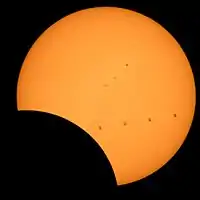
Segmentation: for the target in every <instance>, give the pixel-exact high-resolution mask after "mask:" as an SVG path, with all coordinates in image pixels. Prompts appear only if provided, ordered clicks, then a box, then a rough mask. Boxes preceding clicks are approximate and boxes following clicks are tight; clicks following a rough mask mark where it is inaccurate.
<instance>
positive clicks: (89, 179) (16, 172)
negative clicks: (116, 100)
mask: <svg viewBox="0 0 200 200" xmlns="http://www.w3.org/2000/svg"><path fill="white" fill-rule="evenodd" d="M10 126H12V127H13V131H12V132H11V133H10V132H8V133H7V134H9V135H8V139H9V141H8V145H7V152H8V154H9V155H8V157H9V160H8V162H9V164H8V166H9V167H8V168H7V171H8V172H7V173H6V174H7V176H8V177H7V179H8V180H9V183H8V184H9V185H8V186H9V188H10V189H9V190H10V191H12V193H13V194H15V196H16V197H19V196H20V197H21V196H24V195H25V196H26V194H27V195H28V196H30V195H32V194H33V195H34V196H35V197H36V196H44V197H52V196H54V197H58V196H60V197H67V196H69V193H70V192H72V191H73V197H74V195H76V193H77V194H78V193H79V191H84V194H86V196H87V197H88V195H90V194H91V195H92V194H93V193H94V194H95V193H96V194H102V195H103V194H106V195H107V194H108V193H111V192H114V190H115V188H116V179H115V176H114V172H113V170H112V167H111V165H110V163H109V161H108V159H107V157H106V155H105V154H104V152H103V150H102V149H101V148H100V146H99V145H98V144H97V143H96V142H95V141H94V140H93V139H92V138H91V137H90V136H89V134H87V133H86V132H84V131H83V130H82V129H81V128H79V127H78V126H76V125H75V124H73V123H71V122H69V121H67V120H65V119H63V118H60V117H58V116H55V115H51V114H48V113H43V112H36V111H19V112H17V113H16V115H15V117H14V119H13V121H12V124H10ZM81 195H83V194H81Z"/></svg>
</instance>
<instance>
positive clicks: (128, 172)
mask: <svg viewBox="0 0 200 200" xmlns="http://www.w3.org/2000/svg"><path fill="white" fill-rule="evenodd" d="M195 99H196V94H195V83H194V77H193V74H192V70H191V68H190V64H189V62H188V60H187V58H186V56H185V54H184V52H183V51H182V49H181V47H180V46H179V44H178V43H177V42H176V41H175V39H174V38H173V37H172V36H171V35H170V34H169V33H168V32H167V31H166V30H165V29H164V28H162V27H161V26H160V25H159V24H157V23H156V22H154V21H153V20H151V19H149V18H148V17H145V16H143V15H141V14H139V13H136V12H133V11H130V10H126V9H121V8H114V7H98V8H90V9H86V10H82V11H78V12H76V13H73V14H70V15H68V16H67V17H64V18H63V19H61V20H60V21H58V22H57V23H55V24H54V25H52V26H51V27H50V28H48V29H47V30H46V31H45V32H44V33H43V34H42V35H41V36H40V37H39V39H38V40H37V41H36V42H35V44H34V45H33V47H32V48H31V49H30V51H29V53H28V55H27V57H26V59H25V61H24V63H23V66H22V69H21V72H20V75H19V81H18V87H17V105H18V109H19V110H36V111H43V112H48V113H52V114H56V115H58V116H61V117H64V118H66V119H68V120H70V121H71V122H73V123H75V124H77V125H78V126H79V127H81V128H82V129H84V130H85V131H87V133H88V134H90V135H91V136H92V137H93V138H94V139H95V140H96V141H97V142H98V144H99V145H100V146H101V148H102V149H103V151H104V152H105V154H106V155H107V157H108V159H109V161H110V163H111V165H112V167H113V170H114V173H115V176H116V179H117V183H118V184H119V185H121V184H126V183H130V182H133V181H137V180H140V179H142V178H144V177H146V176H148V175H150V174H152V173H153V172H155V171H156V170H158V169H159V168H161V167H162V166H163V165H164V164H165V163H166V162H167V161H169V160H170V159H171V158H172V157H173V155H174V154H175V153H176V152H177V150H178V149H179V148H180V146H181V145H182V144H183V142H184V140H185V138H186V136H187V133H188V131H189V129H190V126H191V123H192V119H193V116H194V110H195Z"/></svg>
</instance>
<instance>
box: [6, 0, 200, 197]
mask: <svg viewBox="0 0 200 200" xmlns="http://www.w3.org/2000/svg"><path fill="white" fill-rule="evenodd" d="M14 4H18V2H17V3H14ZM16 6H17V5H13V6H12V7H11V6H9V5H7V7H5V10H7V11H8V12H7V14H6V16H5V17H4V21H5V24H6V25H7V26H6V27H5V29H4V30H5V33H6V40H7V41H8V42H7V48H6V50H5V55H6V56H5V57H7V56H8V59H7V62H6V66H4V68H5V70H6V72H5V74H6V75H5V77H6V83H7V84H5V85H6V93H5V95H4V96H5V101H6V103H5V105H6V107H7V112H6V114H7V113H8V112H10V111H11V112H12V113H14V112H16V97H15V96H16V84H17V78H18V75H19V71H20V68H21V65H22V63H23V60H24V58H25V56H26V54H27V53H28V51H29V49H30V47H31V46H32V44H33V43H34V41H35V40H36V39H37V38H38V37H39V36H40V34H41V33H43V31H45V30H46V29H47V28H48V27H49V26H51V25H52V24H53V23H55V22H56V21H58V20H59V19H61V18H62V17H64V16H66V15H68V14H70V13H73V12H75V11H78V10H81V9H84V8H90V7H96V6H116V7H122V8H128V9H131V10H134V11H137V12H140V13H142V14H144V15H146V16H148V17H150V18H152V19H153V20H155V21H157V22H158V23H160V24H161V25H162V26H163V27H164V28H165V29H167V30H168V31H169V32H170V33H171V34H172V35H173V36H174V37H175V39H176V40H177V41H178V42H179V43H180V45H181V47H182V49H183V50H184V52H185V54H186V55H187V57H188V59H189V62H190V64H191V67H192V70H193V73H194V78H195V84H196V92H197V99H198V96H199V92H198V91H199V79H200V78H199V75H200V70H199V57H197V56H198V55H197V52H199V51H198V48H197V41H198V38H197V29H198V28H199V27H200V22H199V20H198V19H199V18H200V14H198V12H197V11H196V10H197V9H196V8H197V5H192V4H191V5H186V4H185V5H184V3H181V4H180V5H179V6H175V5H173V4H172V5H169V4H168V5H165V4H164V3H163V2H160V3H159V4H155V5H153V4H150V3H149V4H148V5H147V4H142V3H140V4H139V3H134V1H132V3H130V2H129V3H128V1H127V3H126V2H125V1H123V3H116V2H115V1H97V0H96V1H90V2H89V1H83V2H81V3H80V2H79V1H76V0H73V1H67V3H65V4H64V3H63V4H57V3H56V1H55V2H54V3H49V4H46V5H45V6H42V5H38V4H36V3H35V2H34V1H33V2H32V3H31V2H30V3H29V2H28V3H25V4H22V5H19V4H18V7H17V8H16ZM7 49H8V50H7ZM6 114H5V115H6ZM22 115H23V114H22ZM22 115H18V114H16V115H14V116H13V117H12V120H11V119H10V120H9V119H8V121H7V122H6V123H8V125H9V126H13V127H15V130H14V132H12V134H18V133H20V134H21V136H20V137H24V136H25V135H26V133H27V131H29V132H30V130H31V129H32V128H31V127H38V129H39V131H37V130H36V133H37V134H36V135H38V137H39V134H38V133H40V132H41V133H44V131H43V129H42V128H41V123H39V122H38V123H37V122H35V123H34V121H36V119H38V118H36V117H35V116H30V115H32V114H31V113H28V112H27V113H24V115H23V116H22ZM25 116H27V118H28V119H30V120H28V119H27V121H29V123H30V124H31V125H30V127H28V125H27V126H26V127H24V126H23V125H21V126H20V125H19V124H20V120H19V119H21V118H23V119H24V118H26V117H25ZM16 118H17V119H16ZM47 118H48V117H47V116H45V117H43V119H42V120H43V121H44V124H45V126H47V127H48V126H49V123H50V122H49V118H48V119H47ZM51 118H52V120H55V119H54V118H56V117H55V116H51ZM197 118H199V105H198V102H197V105H196V112H195V116H194V121H193V124H192V127H191V129H190V132H189V135H188V138H187V139H186V142H185V143H184V145H183V147H182V148H181V149H180V151H179V152H178V153H177V154H176V155H175V157H174V158H173V159H172V160H171V161H170V162H169V163H167V165H165V166H164V167H163V168H162V169H160V170H159V171H158V172H156V173H155V174H153V175H152V176H150V177H147V178H145V179H143V180H141V181H138V182H135V183H132V184H129V185H125V186H122V187H118V188H117V194H118V195H119V196H120V195H121V199H133V198H135V197H138V198H140V197H143V196H148V197H153V196H159V197H161V198H162V197H163V195H165V196H166V195H186V194H190V195H194V196H195V195H199V194H198V193H197V192H198V191H197V189H196V188H197V185H198V179H197V177H198V176H199V170H198V171H197V168H198V167H197V166H198V164H197V162H198V158H199V157H200V156H199V152H198V151H199V150H198V144H199V142H200V141H199V140H198V138H197V134H198V132H199V131H198V130H199V124H198V122H197ZM31 120H32V121H31ZM55 121H56V120H55ZM27 123H28V122H27ZM55 124H56V123H55ZM55 126H58V125H57V124H56V125H55ZM69 126H70V125H69ZM36 129H37V128H36ZM49 129H50V128H49ZM50 130H52V129H50ZM55 130H56V131H58V130H60V131H61V132H62V131H63V130H64V128H63V129H61V128H55ZM61 132H60V133H61ZM31 133H33V132H31ZM12 134H11V136H12ZM33 135H34V133H33ZM20 137H19V138H20ZM19 138H18V137H16V138H15V139H16V141H18V143H19V144H20V145H21V146H22V147H24V146H23V145H24V142H22V140H23V139H21V140H20V139H19ZM44 138H45V136H44ZM44 138H43V139H44ZM72 139H74V138H72ZM29 140H30V138H29ZM50 140H51V142H52V141H53V139H52V138H51V139H50ZM36 142H37V140H36ZM32 143H33V141H32V142H31V144H32ZM15 145H16V143H15ZM15 145H14V144H13V146H15ZM32 145H33V144H32ZM58 146H59V145H58ZM93 146H95V145H93ZM15 148H16V149H17V148H18V147H17V146H15ZM24 148H25V147H24ZM70 148H72V147H71V146H70ZM78 148H79V147H78V146H76V148H75V149H76V151H78V150H77V149H78ZM91 148H94V147H91ZM16 151H17V150H16ZM68 151H71V150H70V149H68ZM22 152H24V151H23V150H22ZM22 152H21V155H23V153H22ZM72 152H73V151H72ZM9 153H11V154H12V151H11V152H9ZM37 153H38V154H37V155H38V156H39V155H40V153H39V151H38V152H37ZM58 153H59V152H58ZM100 154H101V156H102V158H103V154H102V152H101V153H99V154H98V153H96V155H100ZM12 155H13V154H12ZM81 155H82V154H81ZM24 156H27V155H24ZM76 156H77V157H78V159H79V157H81V156H80V155H79V156H78V154H76ZM82 156H83V155H82ZM104 159H105V158H104ZM86 160H87V159H86ZM35 162H36V161H35ZM48 162H50V161H48ZM70 162H71V163H72V161H71V160H70ZM77 162H78V161H77ZM85 162H86V161H85ZM104 162H106V161H104ZM22 163H26V161H25V160H24V157H23V156H22ZM83 163H84V162H83ZM92 164H94V163H92V162H91V163H90V164H88V165H90V166H91V165H92ZM77 165H78V164H77ZM107 165H108V164H107ZM108 168H109V166H107V170H110V169H108ZM56 169H57V170H58V171H59V168H56ZM67 169H68V168H67ZM72 169H73V167H72ZM72 169H71V170H72ZM18 170H21V172H20V173H23V170H22V168H20V167H19V169H18ZM62 170H65V169H62ZM68 170H69V169H68ZM76 170H77V169H76ZM99 170H102V168H101V169H100V167H99ZM105 170H106V169H105ZM72 171H73V170H72ZM40 173H42V172H40ZM71 173H78V172H76V171H75V170H74V171H73V172H71ZM82 173H84V172H82ZM87 173H89V171H87ZM95 173H96V172H95ZM110 173H111V175H109V176H108V177H109V178H110V179H109V180H111V179H112V178H113V177H112V171H110ZM63 176H66V177H65V178H66V180H67V175H63ZM91 176H92V175H89V174H88V177H91ZM13 177H14V176H13ZM24 177H25V175H24ZM18 179H19V180H20V177H18ZM71 179H72V180H73V178H71ZM71 179H70V180H71ZM56 180H57V179H56ZM91 180H93V179H91ZM26 181H30V180H29V179H27V180H26ZM57 181H58V180H57ZM62 181H63V180H62ZM93 181H94V185H95V183H97V182H98V180H93ZM101 181H102V180H101ZM63 182H65V183H63V184H66V182H67V181H63ZM78 182H79V181H78V180H77V182H76V183H75V184H74V185H72V184H71V186H69V185H70V183H68V186H66V187H64V186H63V188H62V190H61V193H64V194H66V193H68V190H73V189H74V190H77V191H79V190H80V188H84V183H82V182H84V181H82V182H81V184H78ZM15 183H16V182H15ZM44 184H46V183H45V182H44ZM85 184H86V183H85ZM90 184H91V182H90ZM60 185H62V184H60ZM78 185H82V186H78ZM97 185H98V184H97ZM90 186H91V185H90ZM12 187H14V188H16V187H17V183H16V185H15V186H12ZM22 187H23V186H22ZM41 187H42V186H41ZM60 187H61V186H60ZM98 187H100V186H99V185H98ZM91 190H92V189H91ZM19 191H20V190H19ZM31 192H32V193H33V191H31ZM91 192H92V191H91ZM16 194H17V193H16ZM18 195H19V194H18ZM28 195H30V193H29V194H28ZM111 199H112V198H111Z"/></svg>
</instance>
